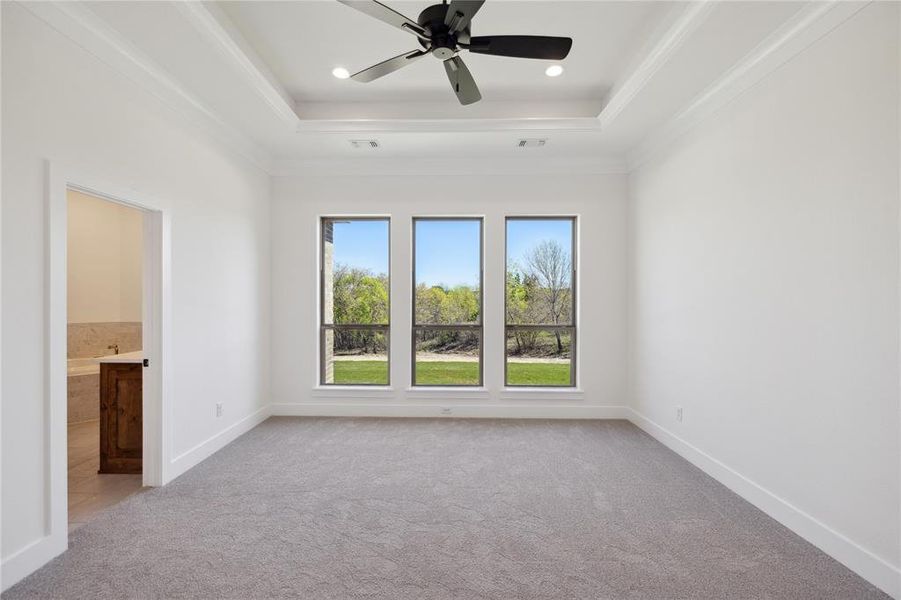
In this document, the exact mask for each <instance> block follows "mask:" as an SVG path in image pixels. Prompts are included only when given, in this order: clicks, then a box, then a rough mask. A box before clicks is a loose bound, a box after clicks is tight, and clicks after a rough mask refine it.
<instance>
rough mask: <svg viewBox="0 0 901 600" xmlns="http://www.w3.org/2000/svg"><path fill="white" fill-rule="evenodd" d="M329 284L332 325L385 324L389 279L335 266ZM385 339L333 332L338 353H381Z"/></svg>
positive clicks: (372, 333) (367, 272)
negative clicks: (360, 351) (353, 351)
mask: <svg viewBox="0 0 901 600" xmlns="http://www.w3.org/2000/svg"><path fill="white" fill-rule="evenodd" d="M332 280H333V284H332V294H333V296H332V300H333V308H332V309H333V311H334V312H333V315H334V322H335V323H338V324H342V323H343V324H347V323H355V324H363V325H369V324H377V323H387V322H388V276H387V275H385V274H384V273H380V274H378V275H373V274H372V272H371V271H369V270H368V269H360V268H355V267H348V266H347V265H342V264H337V265H335V271H334V275H333V279H332ZM383 346H384V340H383V338H382V337H381V335H380V334H378V333H376V332H372V331H347V330H338V331H336V332H335V348H336V349H337V350H354V349H362V351H363V353H364V354H365V353H369V352H376V351H384V350H385V348H384V347H383Z"/></svg>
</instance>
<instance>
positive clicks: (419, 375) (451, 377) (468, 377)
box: [416, 361, 479, 385]
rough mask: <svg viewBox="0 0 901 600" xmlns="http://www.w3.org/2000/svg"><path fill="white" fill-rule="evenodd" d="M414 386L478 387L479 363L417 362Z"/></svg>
mask: <svg viewBox="0 0 901 600" xmlns="http://www.w3.org/2000/svg"><path fill="white" fill-rule="evenodd" d="M416 385H479V363H477V362H457V361H454V362H418V363H416Z"/></svg>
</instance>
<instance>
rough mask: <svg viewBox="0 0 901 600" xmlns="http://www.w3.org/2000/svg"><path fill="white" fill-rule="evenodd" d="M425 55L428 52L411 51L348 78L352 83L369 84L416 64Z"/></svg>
mask: <svg viewBox="0 0 901 600" xmlns="http://www.w3.org/2000/svg"><path fill="white" fill-rule="evenodd" d="M426 54H428V52H426V51H425V50H413V51H412V52H404V53H403V54H399V55H397V56H395V57H394V58H389V59H388V60H383V61H382V62H380V63H378V64H376V65H372V66H371V67H369V68H368V69H363V70H362V71H360V72H358V73H354V74H353V75H351V76H350V78H351V79H353V80H354V81H361V82H363V83H369V82H370V81H373V80H375V79H378V78H379V77H384V76H385V75H387V74H388V73H394V72H395V71H397V70H398V69H400V68H402V67H406V66H407V65H409V64H410V63H414V62H416V61H417V60H418V59H420V58H422V57H423V56H425V55H426Z"/></svg>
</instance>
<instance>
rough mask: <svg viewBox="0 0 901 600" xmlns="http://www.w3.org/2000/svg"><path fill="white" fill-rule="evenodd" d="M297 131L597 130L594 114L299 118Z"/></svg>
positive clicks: (466, 131) (481, 131) (598, 127)
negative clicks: (489, 117)
mask: <svg viewBox="0 0 901 600" xmlns="http://www.w3.org/2000/svg"><path fill="white" fill-rule="evenodd" d="M297 131H298V132H301V133H483V132H491V131H532V132H535V131H600V123H598V120H597V119H596V118H594V117H574V118H521V119H520V118H516V119H334V120H332V119H322V120H301V122H300V123H299V125H298V127H297Z"/></svg>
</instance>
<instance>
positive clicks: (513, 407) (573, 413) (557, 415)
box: [270, 402, 629, 419]
mask: <svg viewBox="0 0 901 600" xmlns="http://www.w3.org/2000/svg"><path fill="white" fill-rule="evenodd" d="M270 409H271V413H270V414H272V415H273V416H276V415H277V416H290V417H449V418H471V419H627V418H629V408H628V407H626V406H584V405H583V406H566V405H563V406H561V405H559V404H557V405H555V404H450V403H448V404H446V405H441V404H434V403H431V404H426V403H420V404H415V403H410V402H404V403H392V404H387V403H367V404H351V403H344V402H321V403H311V402H302V403H301V402H298V403H282V404H272V405H270ZM448 411H449V412H448Z"/></svg>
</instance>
